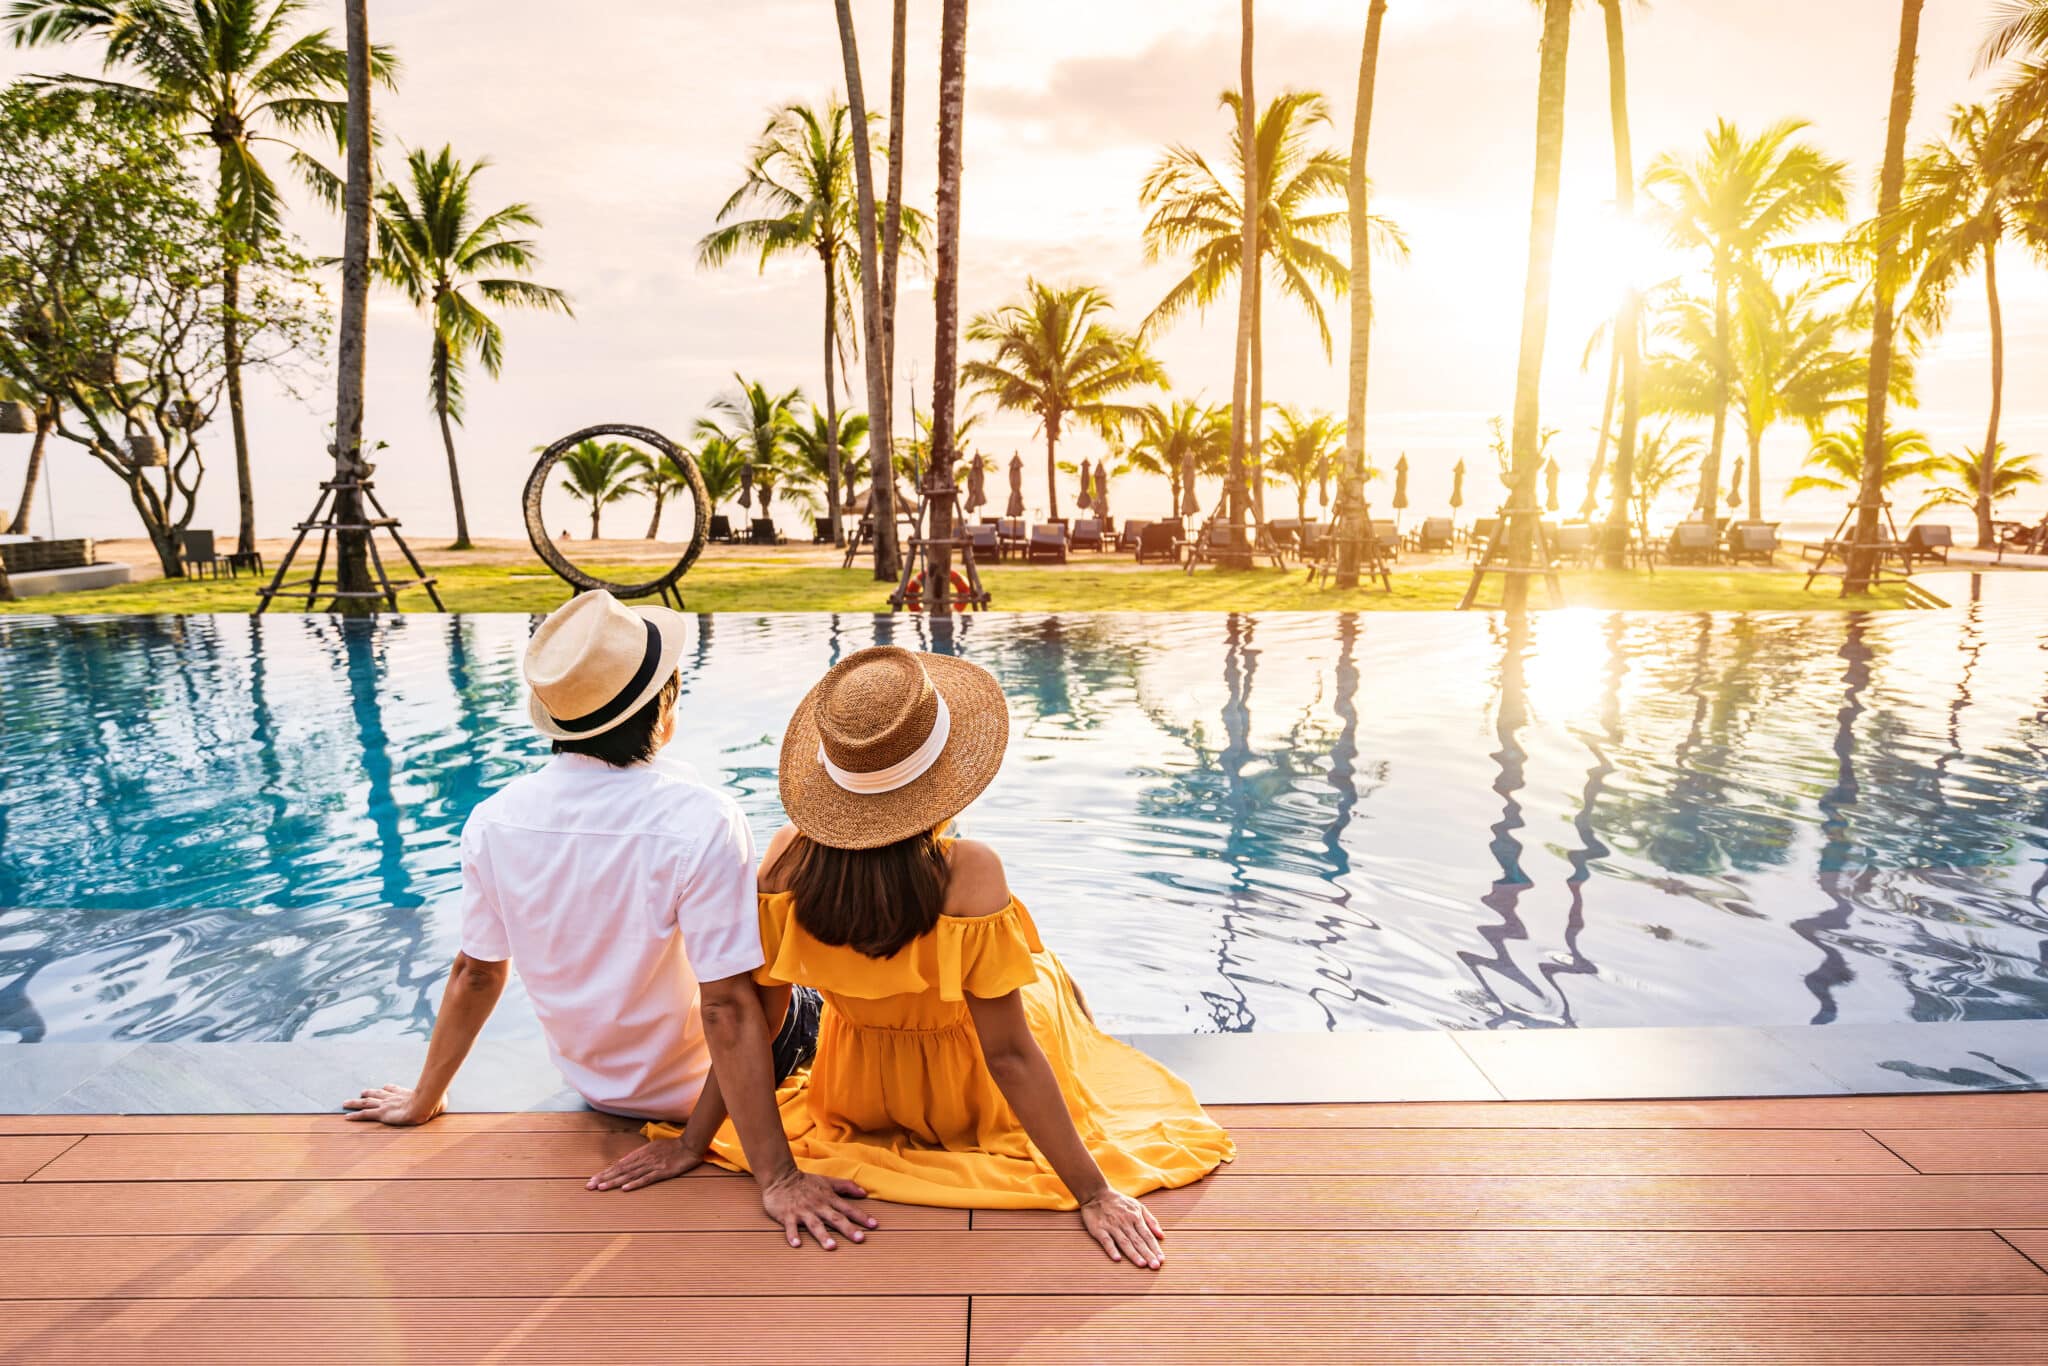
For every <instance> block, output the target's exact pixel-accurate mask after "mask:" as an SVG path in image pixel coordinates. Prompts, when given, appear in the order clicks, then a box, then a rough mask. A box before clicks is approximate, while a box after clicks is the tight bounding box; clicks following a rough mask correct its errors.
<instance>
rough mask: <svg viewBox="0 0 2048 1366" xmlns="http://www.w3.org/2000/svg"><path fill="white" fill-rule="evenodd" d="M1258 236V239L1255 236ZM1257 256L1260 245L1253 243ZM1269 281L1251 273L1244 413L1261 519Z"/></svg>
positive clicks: (1254, 494) (1249, 473)
mask: <svg viewBox="0 0 2048 1366" xmlns="http://www.w3.org/2000/svg"><path fill="white" fill-rule="evenodd" d="M1255 240H1256V239H1255ZM1252 252H1253V254H1254V256H1256V255H1257V253H1258V247H1257V246H1256V245H1254V246H1253V247H1252ZM1265 325H1266V282H1265V280H1264V279H1263V278H1262V277H1261V276H1258V275H1254V276H1253V277H1252V396H1251V407H1250V410H1249V411H1248V412H1246V413H1245V415H1244V416H1245V438H1244V457H1245V466H1246V474H1247V477H1248V478H1249V479H1250V480H1251V504H1252V511H1253V514H1254V515H1255V516H1256V517H1257V518H1258V519H1259V521H1260V522H1264V521H1265V520H1266V423H1265V413H1266V347H1265V340H1266V339H1265V330H1266V326H1265Z"/></svg>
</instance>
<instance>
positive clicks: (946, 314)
mask: <svg viewBox="0 0 2048 1366" xmlns="http://www.w3.org/2000/svg"><path fill="white" fill-rule="evenodd" d="M902 7H903V0H897V12H898V14H901V13H902ZM899 31H900V30H899ZM897 65H898V68H899V69H900V68H901V65H902V64H901V62H900V61H899V62H898V63H897ZM966 101H967V0H944V8H943V9H942V10H941V11H940V17H939V213H938V232H939V241H938V276H937V278H936V279H935V280H934V281H933V282H932V302H933V305H934V310H935V312H936V314H937V318H938V322H937V330H936V332H935V333H934V334H933V339H932V455H931V462H930V468H928V469H926V470H925V472H924V482H925V488H927V489H929V490H932V491H934V492H937V491H940V490H950V489H951V488H952V487H953V389H954V378H955V375H956V373H957V371H958V367H959V349H960V122H961V118H962V116H963V115H964V113H965V107H966ZM890 136H891V140H892V141H893V140H894V136H895V130H894V129H893V128H892V129H891V130H890ZM889 176H890V180H891V182H892V183H893V182H894V181H895V179H896V164H895V162H894V161H893V160H892V161H891V162H890V166H889ZM930 531H931V551H930V553H929V554H928V555H927V556H926V557H925V585H924V600H925V603H926V605H927V606H929V607H930V608H931V612H932V615H933V616H945V615H947V614H949V613H950V612H951V611H952V610H953V608H952V596H953V550H952V547H951V545H950V544H948V542H949V541H950V540H951V538H952V535H953V500H952V499H951V498H948V497H943V496H940V497H935V498H934V499H933V500H932V504H931V528H930Z"/></svg>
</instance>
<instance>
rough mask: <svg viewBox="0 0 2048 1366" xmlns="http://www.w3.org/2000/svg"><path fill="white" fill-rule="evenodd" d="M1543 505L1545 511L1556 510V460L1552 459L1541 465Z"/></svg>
mask: <svg viewBox="0 0 2048 1366" xmlns="http://www.w3.org/2000/svg"><path fill="white" fill-rule="evenodd" d="M1543 506H1544V508H1545V509H1546V510H1547V511H1550V512H1555V511H1557V461H1555V460H1552V461H1550V462H1549V463H1548V464H1546V465H1545V466H1544V467H1543Z"/></svg>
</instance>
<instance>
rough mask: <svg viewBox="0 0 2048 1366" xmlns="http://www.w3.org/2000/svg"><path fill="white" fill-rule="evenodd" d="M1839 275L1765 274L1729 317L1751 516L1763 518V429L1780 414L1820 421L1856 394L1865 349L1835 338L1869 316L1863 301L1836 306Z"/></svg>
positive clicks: (1812, 425) (1863, 374)
mask: <svg viewBox="0 0 2048 1366" xmlns="http://www.w3.org/2000/svg"><path fill="white" fill-rule="evenodd" d="M1842 283H1843V282H1842V281H1841V280H1838V279H1833V278H1828V277H1822V278H1820V279H1814V280H1808V281H1806V282H1805V283H1802V284H1800V285H1798V286H1796V287H1794V288H1793V289H1791V290H1789V291H1780V290H1778V289H1776V288H1774V287H1772V286H1771V285H1770V284H1769V283H1767V282H1763V281H1754V280H1753V281H1750V282H1748V283H1747V284H1746V286H1745V287H1744V289H1743V290H1742V293H1741V297H1740V300H1739V302H1738V306H1737V308H1736V310H1735V318H1734V353H1733V355H1732V357H1731V360H1732V367H1731V368H1732V370H1733V372H1734V386H1735V391H1734V400H1735V405H1736V407H1737V408H1738V409H1740V410H1741V413H1742V421H1743V431H1744V433H1745V435H1747V437H1748V438H1749V464H1748V472H1749V490H1748V492H1749V519H1750V520H1751V521H1753V522H1755V521H1761V520H1762V519H1763V443H1764V433H1765V432H1767V431H1769V430H1770V429H1771V428H1772V427H1775V426H1776V425H1777V424H1778V423H1780V422H1784V421H1788V420H1790V421H1799V422H1804V423H1805V424H1806V426H1807V430H1808V431H1809V432H1812V433H1815V434H1818V433H1819V431H1820V427H1821V424H1822V423H1824V422H1825V421H1826V420H1827V418H1828V417H1829V416H1830V415H1831V414H1833V413H1836V412H1838V411H1840V410H1841V409H1843V408H1846V407H1850V406H1852V405H1853V404H1855V403H1857V402H1859V401H1861V399H1862V397H1863V390H1864V384H1865V381H1866V379H1867V375H1868V371H1869V368H1870V359H1869V356H1868V355H1867V354H1866V353H1864V352H1861V351H1858V350H1856V349H1854V348H1851V347H1844V346H1841V345H1839V344H1838V343H1839V342H1840V340H1841V338H1842V335H1843V333H1845V332H1848V331H1851V330H1853V329H1855V328H1858V327H1860V326H1861V325H1862V324H1863V323H1865V322H1866V321H1867V312H1868V310H1867V309H1860V308H1859V309H1850V310H1840V309H1836V308H1833V307H1831V306H1830V305H1829V302H1828V296H1829V295H1830V294H1831V293H1832V292H1834V291H1835V290H1836V289H1837V288H1839V287H1840V285H1841V284H1842Z"/></svg>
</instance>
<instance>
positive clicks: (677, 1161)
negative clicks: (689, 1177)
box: [584, 1138, 704, 1191]
mask: <svg viewBox="0 0 2048 1366" xmlns="http://www.w3.org/2000/svg"><path fill="white" fill-rule="evenodd" d="M703 1161H704V1154H703V1153H700V1152H693V1151H691V1149H690V1148H689V1147H687V1146H686V1145H685V1144H684V1142H683V1140H682V1139H680V1138H657V1139H655V1140H653V1141H652V1142H650V1143H645V1144H642V1145H641V1146H640V1147H638V1148H635V1149H634V1150H633V1151H632V1152H630V1153H627V1154H626V1155H625V1156H624V1157H622V1158H620V1159H619V1160H618V1161H616V1162H614V1163H612V1164H611V1166H609V1167H606V1168H605V1169H604V1170H603V1171H601V1172H599V1173H598V1174H597V1175H596V1176H593V1177H591V1178H590V1180H589V1181H587V1182H585V1183H584V1184H585V1185H586V1186H587V1187H588V1188H589V1189H591V1190H594V1191H608V1190H622V1191H636V1190H639V1189H640V1188H641V1187H642V1186H651V1185H653V1184H654V1183H655V1182H657V1181H667V1180H668V1179H670V1178H671V1177H676V1176H681V1175H682V1174H683V1173H684V1172H686V1171H689V1170H690V1169H691V1168H693V1167H696V1166H699V1165H701V1164H702V1163H703Z"/></svg>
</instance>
